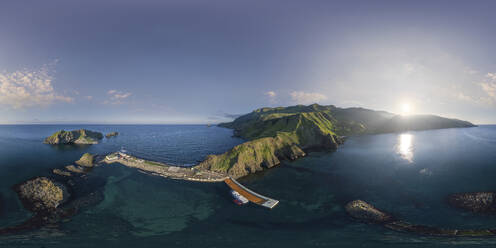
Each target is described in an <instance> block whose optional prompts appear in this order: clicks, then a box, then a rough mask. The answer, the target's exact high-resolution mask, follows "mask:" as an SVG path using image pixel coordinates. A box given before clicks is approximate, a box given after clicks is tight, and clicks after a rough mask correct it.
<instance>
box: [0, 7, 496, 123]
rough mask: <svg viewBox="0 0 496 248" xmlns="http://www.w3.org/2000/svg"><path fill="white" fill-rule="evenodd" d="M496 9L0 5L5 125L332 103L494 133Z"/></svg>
mask: <svg viewBox="0 0 496 248" xmlns="http://www.w3.org/2000/svg"><path fill="white" fill-rule="evenodd" d="M495 11H496V1H491V0H489V1H484V0H479V1H455V0H449V1H431V0H429V1H419V0H417V1H318V0H308V1H292V0H284V1H275V0H263V1H262V0H260V1H236V0H223V1H220V0H208V1H205V0H203V1H200V0H177V1H176V0H174V1H172V0H171V1H168V0H162V1H158V0H156V1H152V0H139V1H138V0H136V1H130V0H114V1H108V0H98V1H96V0H85V1H68V0H60V1H53V0H47V1H37V0H33V1H23V0H2V1H1V2H0V123H3V124H24V123H109V124H111V123H123V124H133V123H137V124H144V123H150V124H158V123H164V124H166V123H171V124H190V123H191V124H193V123H217V122H222V121H228V120H230V119H232V118H233V117H235V116H236V115H239V114H243V113H248V112H251V111H252V110H254V109H257V108H261V107H268V106H269V107H275V106H289V105H296V104H312V103H319V104H324V105H329V104H333V105H336V106H338V107H364V108H370V109H375V110H385V111H389V112H393V113H398V114H436V115H441V116H445V117H454V118H459V119H464V120H468V121H471V122H474V123H477V124H489V123H496V52H495V45H494V44H496V28H495V27H496V18H495V17H494V13H495Z"/></svg>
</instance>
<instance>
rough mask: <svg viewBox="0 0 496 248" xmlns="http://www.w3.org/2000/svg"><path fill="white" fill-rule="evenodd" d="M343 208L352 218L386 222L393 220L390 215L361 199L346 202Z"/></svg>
mask: <svg viewBox="0 0 496 248" xmlns="http://www.w3.org/2000/svg"><path fill="white" fill-rule="evenodd" d="M345 209H346V212H348V214H349V215H351V216H352V217H353V218H356V219H360V220H364V221H368V222H375V223H386V222H390V221H392V220H393V217H392V216H391V215H389V214H387V213H384V212H382V211H380V210H379V209H377V208H375V207H374V206H372V205H370V204H368V203H366V202H364V201H362V200H355V201H352V202H349V203H348V204H346V206H345Z"/></svg>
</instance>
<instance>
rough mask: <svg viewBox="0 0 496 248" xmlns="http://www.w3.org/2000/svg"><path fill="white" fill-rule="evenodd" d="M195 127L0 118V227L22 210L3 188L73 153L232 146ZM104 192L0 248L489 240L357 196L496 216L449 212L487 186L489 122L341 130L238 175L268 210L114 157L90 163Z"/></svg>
mask: <svg viewBox="0 0 496 248" xmlns="http://www.w3.org/2000/svg"><path fill="white" fill-rule="evenodd" d="M79 128H87V129H91V130H95V131H100V132H104V133H107V132H110V131H118V132H119V133H120V135H119V136H117V137H115V138H111V139H103V141H102V142H101V143H100V144H98V145H92V146H51V145H45V144H43V143H42V141H43V138H44V137H46V136H49V135H50V134H51V133H53V132H55V131H57V130H60V129H65V130H72V129H79ZM231 136H232V130H229V129H224V128H219V127H207V126H204V125H138V126H133V125H23V126H0V227H5V226H9V225H13V224H16V223H20V222H22V221H24V220H26V219H28V218H29V217H30V216H31V213H30V212H28V211H26V210H24V209H23V207H22V205H21V203H20V202H19V200H18V198H17V195H16V194H15V192H13V191H12V189H11V187H12V185H14V184H16V183H20V182H22V181H24V180H26V179H29V178H31V177H34V176H43V175H50V170H51V169H52V168H57V167H62V166H65V165H68V164H71V163H73V162H74V161H75V160H77V159H78V158H79V157H80V156H81V155H82V154H83V153H86V152H90V153H97V154H106V153H109V152H113V151H117V150H120V149H125V150H127V151H128V153H130V154H133V155H135V156H138V157H143V158H146V159H149V160H156V161H161V162H166V163H169V164H177V165H182V166H191V165H194V164H196V163H197V162H198V161H201V160H202V159H204V158H205V156H206V155H208V154H218V153H222V152H224V151H226V150H228V149H230V148H232V147H233V146H235V145H237V144H239V143H241V142H243V141H242V140H241V139H238V138H233V137H231ZM88 177H95V178H99V179H100V180H101V181H102V182H104V183H103V184H102V187H101V188H99V190H100V191H101V192H103V195H104V199H103V200H102V201H101V202H99V203H97V204H96V205H94V206H91V207H89V208H87V209H85V210H84V211H82V212H80V213H79V214H78V215H76V216H74V217H73V218H72V219H70V220H69V221H67V222H63V223H60V224H59V225H55V226H49V227H45V228H42V229H40V230H35V231H31V232H25V233H20V234H16V235H10V236H0V247H2V248H3V247H46V248H50V247H133V248H134V247H285V248H287V247H493V246H496V238H442V237H426V236H419V235H416V234H411V233H401V232H395V231H392V230H388V229H385V228H383V227H382V226H379V225H374V224H366V223H361V222H357V221H355V220H353V219H351V218H350V217H349V216H348V215H347V214H346V212H345V211H344V207H343V206H344V205H345V204H346V203H347V202H349V201H351V200H355V199H362V200H365V201H367V202H370V203H372V204H374V205H375V206H376V207H378V208H380V209H383V210H385V211H387V212H390V213H392V214H393V215H395V216H396V217H398V218H400V219H403V220H405V221H408V222H411V223H415V224H424V225H432V226H438V227H446V228H458V229H461V228H463V229H468V228H471V229H477V228H487V227H492V228H496V216H491V215H478V214H473V213H469V212H465V211H462V210H458V209H454V208H452V207H450V206H449V205H448V204H447V203H446V196H447V195H449V194H451V193H457V192H466V191H485V190H493V191H496V180H495V178H496V126H489V125H487V126H479V127H475V128H461V129H443V130H432V131H418V132H406V133H394V134H381V135H366V136H359V137H350V138H349V139H348V140H347V141H346V142H345V144H344V145H342V146H340V147H339V149H338V150H337V151H335V152H329V153H311V154H310V155H309V156H308V157H305V158H302V159H299V160H296V161H293V162H284V163H283V164H282V165H281V166H278V167H276V168H273V169H270V170H267V171H265V172H262V173H258V174H254V175H251V176H248V177H245V178H243V179H241V180H240V182H241V183H243V184H245V185H246V186H248V187H249V188H251V189H253V190H255V191H257V192H259V193H261V194H264V195H267V196H270V197H272V198H275V199H278V200H280V204H279V205H278V206H277V207H275V208H274V209H272V210H268V209H264V208H261V207H258V206H254V205H247V206H241V207H240V206H237V205H235V204H233V203H232V201H231V198H230V196H229V194H228V190H227V188H226V186H224V185H223V184H222V183H197V182H185V181H177V180H170V179H165V178H161V177H157V176H151V175H147V174H143V173H140V172H138V171H137V170H134V169H131V168H126V167H123V166H120V165H106V166H100V167H97V168H95V169H94V170H93V171H92V172H91V173H90V174H89V175H88Z"/></svg>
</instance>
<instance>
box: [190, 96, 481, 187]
mask: <svg viewBox="0 0 496 248" xmlns="http://www.w3.org/2000/svg"><path fill="white" fill-rule="evenodd" d="M219 126H220V127H226V128H231V129H233V130H234V136H237V137H241V138H243V139H245V140H247V141H246V142H245V143H243V144H240V145H237V146H235V147H234V148H232V149H231V150H230V151H227V152H225V153H223V154H219V155H210V156H208V157H207V158H206V159H205V160H204V161H203V162H201V163H200V164H199V165H197V166H196V168H199V169H207V170H211V171H215V172H218V173H224V174H227V175H229V176H231V177H233V178H240V177H243V176H246V175H248V174H250V173H255V172H257V171H262V170H264V169H267V168H272V167H274V166H276V165H279V164H280V163H281V160H294V159H297V158H300V157H303V156H306V154H307V153H308V152H311V151H332V150H335V149H337V147H338V146H339V145H340V144H342V143H343V142H344V140H345V137H346V136H350V135H362V134H377V133H391V132H403V131H409V130H427V129H440V128H461V127H474V126H475V125H474V124H472V123H470V122H467V121H462V120H457V119H448V118H443V117H439V116H435V115H411V116H402V115H395V114H392V113H388V112H385V111H374V110H369V109H364V108H338V107H335V106H334V105H329V106H322V105H318V104H312V105H308V106H304V105H297V106H290V107H277V108H261V109H257V110H255V111H253V112H251V113H248V114H245V115H242V116H240V117H238V118H236V119H235V120H234V121H233V122H229V123H221V124H219Z"/></svg>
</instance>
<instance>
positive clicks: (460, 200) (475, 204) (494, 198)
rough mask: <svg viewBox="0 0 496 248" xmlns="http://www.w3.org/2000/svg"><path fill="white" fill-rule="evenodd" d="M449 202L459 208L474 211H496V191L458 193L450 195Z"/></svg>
mask: <svg viewBox="0 0 496 248" xmlns="http://www.w3.org/2000/svg"><path fill="white" fill-rule="evenodd" d="M448 202H449V203H450V204H451V205H452V206H454V207H457V208H461V209H465V210H468V211H472V212H474V213H486V214H495V213H496V192H470V193H457V194H452V195H450V196H448Z"/></svg>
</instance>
